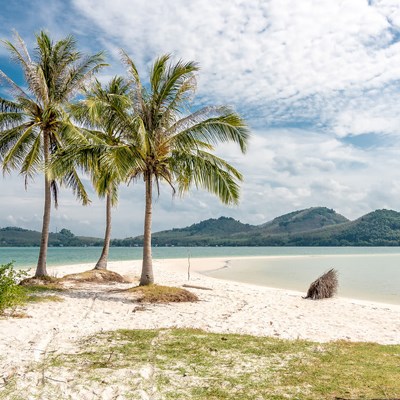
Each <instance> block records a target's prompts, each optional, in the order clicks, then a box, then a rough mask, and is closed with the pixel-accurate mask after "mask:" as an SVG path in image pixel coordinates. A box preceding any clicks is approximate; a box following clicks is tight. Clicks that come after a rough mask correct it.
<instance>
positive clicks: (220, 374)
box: [0, 329, 400, 400]
mask: <svg viewBox="0 0 400 400" xmlns="http://www.w3.org/2000/svg"><path fill="white" fill-rule="evenodd" d="M45 364H46V365H45V368H44V367H43V365H41V366H38V367H37V368H36V370H37V371H36V373H37V375H38V377H40V376H41V374H42V371H43V370H45V376H48V377H62V378H60V379H61V380H63V381H65V382H69V383H68V396H71V398H79V396H80V395H81V393H80V390H82V387H90V388H91V390H93V391H94V392H95V393H102V392H103V391H104V390H106V389H107V390H108V391H109V392H110V396H114V397H117V396H118V395H121V396H124V398H132V399H136V398H142V397H141V393H142V392H143V391H144V392H146V393H147V394H148V396H149V398H159V399H171V400H172V399H174V400H175V399H185V400H186V399H187V400H190V399H196V400H202V399H204V400H205V399H207V400H214V399H215V400H216V399H235V400H256V399H275V400H279V399H281V400H283V399H298V400H314V399H315V400H321V399H332V400H334V399H335V398H344V399H395V398H399V397H400V382H399V379H398V377H399V373H400V367H399V365H400V346H399V345H397V346H383V345H378V344H372V343H349V342H343V341H340V342H333V343H325V344H319V343H313V342H308V341H303V340H295V341H288V340H280V339H275V338H260V337H253V336H244V335H226V334H224V335H221V334H212V333H205V332H203V331H198V330H189V329H166V330H118V331H114V332H102V333H99V334H96V335H94V336H91V337H89V338H87V339H85V340H84V341H81V342H80V344H79V347H78V348H77V349H75V350H74V353H73V354H66V353H62V354H50V355H49V356H48V357H47V358H46V360H45ZM35 379H36V378H35ZM25 384H26V387H21V386H19V388H16V389H15V390H16V392H14V393H18V391H21V392H20V393H24V394H27V393H26V392H23V390H27V391H28V392H29V391H30V390H33V389H31V387H35V385H33V384H32V382H25ZM17 386H18V385H17ZM42 389H43V390H42V391H41V392H40V395H39V394H38V396H39V397H37V398H41V397H40V396H42V397H44V398H47V397H46V394H51V393H58V392H59V391H60V390H61V387H59V384H58V383H57V382H55V381H51V380H48V381H46V385H45V386H43V388H42ZM64 389H65V387H64ZM59 393H60V394H59V395H58V397H57V398H59V399H64V398H65V399H66V398H70V397H67V395H63V394H62V391H60V392H59ZM9 395H10V393H9ZM63 396H64V397H63ZM0 398H1V392H0ZM11 398H12V397H11ZM32 398H36V397H32Z"/></svg>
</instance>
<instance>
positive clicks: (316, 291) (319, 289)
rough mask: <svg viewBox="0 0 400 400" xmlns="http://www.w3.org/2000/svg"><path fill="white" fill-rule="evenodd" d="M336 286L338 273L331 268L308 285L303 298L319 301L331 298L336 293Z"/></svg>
mask: <svg viewBox="0 0 400 400" xmlns="http://www.w3.org/2000/svg"><path fill="white" fill-rule="evenodd" d="M338 285H339V283H338V273H337V271H336V270H335V269H333V268H332V269H330V270H329V271H328V272H325V274H323V275H321V276H320V277H319V278H318V279H316V280H315V281H314V282H313V283H312V284H311V285H310V287H309V289H308V292H307V296H306V297H305V298H306V299H312V300H319V299H327V298H329V297H333V296H334V295H335V294H336V292H337V289H338Z"/></svg>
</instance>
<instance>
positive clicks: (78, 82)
mask: <svg viewBox="0 0 400 400" xmlns="http://www.w3.org/2000/svg"><path fill="white" fill-rule="evenodd" d="M4 44H5V46H6V47H7V48H8V50H9V51H10V53H11V58H12V60H14V61H15V62H16V63H18V64H19V65H20V67H21V68H22V71H23V73H24V78H25V84H24V86H26V89H25V88H23V87H21V86H19V85H17V84H16V83H15V82H14V81H13V80H12V79H11V78H9V77H8V76H7V75H6V74H5V73H4V72H3V71H1V70H0V80H1V81H3V82H5V83H6V84H7V85H8V86H9V88H10V89H11V95H12V100H8V99H4V98H0V157H1V161H2V167H3V172H4V173H5V172H10V171H11V170H14V169H15V170H19V171H20V173H21V174H22V175H24V176H25V185H26V184H27V182H28V179H29V178H31V177H32V176H34V175H35V174H36V173H37V172H39V171H45V170H46V168H47V166H48V164H49V162H50V159H51V156H52V155H53V154H54V153H55V152H56V150H57V149H59V148H61V147H62V146H63V144H64V142H65V135H66V134H67V132H68V131H69V129H66V127H68V125H69V124H70V121H69V118H68V114H67V113H66V111H65V106H66V104H67V103H68V102H69V101H70V100H71V99H72V98H73V97H74V95H76V94H77V92H78V91H79V90H80V89H81V88H82V86H83V85H84V84H85V82H87V80H88V79H89V78H90V77H91V76H92V75H93V74H94V73H96V72H97V71H98V70H99V68H100V67H102V66H104V65H105V64H104V63H103V55H102V53H97V54H94V55H92V56H83V55H82V54H81V53H80V52H78V51H77V49H76V42H75V40H74V38H73V37H72V36H68V37H66V38H64V39H61V40H59V41H57V42H53V41H52V40H51V39H50V37H49V36H48V34H47V33H45V32H44V31H41V32H40V33H39V34H38V35H36V48H35V53H34V57H33V58H31V56H30V54H29V52H28V50H27V48H26V45H25V43H24V41H23V40H22V39H21V37H20V36H19V35H18V34H16V37H15V43H12V42H10V41H5V42H4ZM60 182H61V183H64V184H66V185H68V186H71V187H72V188H73V190H74V191H75V193H76V194H77V195H78V197H80V198H81V200H82V201H83V203H86V202H87V201H88V198H87V195H86V193H85V190H84V187H83V186H82V184H81V182H80V180H79V177H78V175H77V173H76V171H75V170H71V171H68V173H67V174H66V175H65V176H64V177H63V178H62V179H60V180H59V183H60ZM57 191H58V186H57V181H56V180H52V179H50V178H49V177H48V176H47V174H44V213H43V225H42V235H41V242H40V252H39V258H38V263H37V268H36V273H35V276H36V277H41V276H45V275H47V270H46V258H47V245H48V235H49V225H50V211H51V193H53V196H54V200H55V204H56V205H57Z"/></svg>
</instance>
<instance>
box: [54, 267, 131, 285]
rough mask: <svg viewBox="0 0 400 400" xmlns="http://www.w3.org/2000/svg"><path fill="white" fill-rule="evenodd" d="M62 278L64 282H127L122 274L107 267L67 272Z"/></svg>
mask: <svg viewBox="0 0 400 400" xmlns="http://www.w3.org/2000/svg"><path fill="white" fill-rule="evenodd" d="M62 280H63V281H64V282H65V281H74V282H93V283H114V282H117V283H128V282H127V281H126V280H125V279H124V277H123V276H121V275H120V274H117V273H116V272H114V271H110V270H108V269H91V270H90V271H84V272H79V273H76V274H69V275H65V276H64V277H63V278H62Z"/></svg>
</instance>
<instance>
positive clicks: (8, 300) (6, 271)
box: [0, 263, 26, 314]
mask: <svg viewBox="0 0 400 400" xmlns="http://www.w3.org/2000/svg"><path fill="white" fill-rule="evenodd" d="M25 276H26V272H25V271H16V270H15V269H14V268H13V264H12V263H8V264H4V265H0V314H2V313H4V310H5V309H6V308H10V307H15V306H17V305H18V304H21V303H23V302H24V301H25V299H26V292H25V290H24V288H23V287H21V286H19V285H18V282H19V281H20V280H21V279H22V278H23V277H25Z"/></svg>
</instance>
